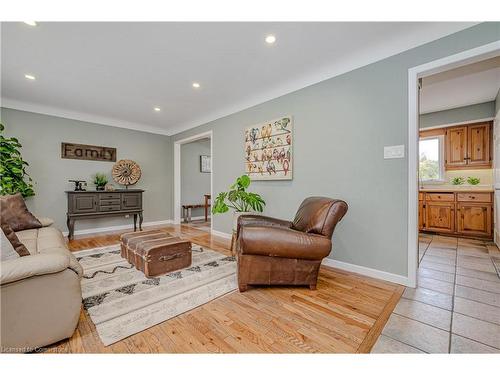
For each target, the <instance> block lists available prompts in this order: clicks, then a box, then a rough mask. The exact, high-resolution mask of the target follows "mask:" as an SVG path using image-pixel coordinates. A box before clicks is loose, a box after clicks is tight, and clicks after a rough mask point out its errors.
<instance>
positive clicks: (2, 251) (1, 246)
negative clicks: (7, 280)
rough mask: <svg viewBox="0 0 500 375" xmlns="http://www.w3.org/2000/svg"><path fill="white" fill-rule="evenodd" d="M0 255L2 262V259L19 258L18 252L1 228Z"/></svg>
mask: <svg viewBox="0 0 500 375" xmlns="http://www.w3.org/2000/svg"><path fill="white" fill-rule="evenodd" d="M0 255H1V257H0V259H1V261H2V262H3V261H4V260H9V259H16V258H19V254H18V253H17V252H16V250H15V249H14V246H12V244H11V243H10V241H9V239H8V238H7V236H6V235H5V233H4V232H3V230H0Z"/></svg>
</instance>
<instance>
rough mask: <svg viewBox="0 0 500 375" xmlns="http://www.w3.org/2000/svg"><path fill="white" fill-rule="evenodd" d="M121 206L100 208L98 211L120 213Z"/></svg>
mask: <svg viewBox="0 0 500 375" xmlns="http://www.w3.org/2000/svg"><path fill="white" fill-rule="evenodd" d="M120 209H121V206H120V205H118V206H101V207H99V211H101V212H108V211H120Z"/></svg>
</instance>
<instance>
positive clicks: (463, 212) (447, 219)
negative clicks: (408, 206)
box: [418, 191, 493, 238]
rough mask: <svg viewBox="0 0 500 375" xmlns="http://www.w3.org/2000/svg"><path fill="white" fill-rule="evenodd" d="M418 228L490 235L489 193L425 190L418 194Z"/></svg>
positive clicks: (490, 204) (491, 209)
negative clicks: (425, 191)
mask: <svg viewBox="0 0 500 375" xmlns="http://www.w3.org/2000/svg"><path fill="white" fill-rule="evenodd" d="M418 203H419V214H418V221H419V222H418V225H419V230H421V231H429V232H436V233H447V234H454V235H460V236H465V237H467V236H469V237H488V238H491V237H492V236H493V194H492V193H489V192H480V193H477V192H464V191H460V192H454V193H450V192H435V191H433V192H429V193H422V192H421V193H420V194H419V202H418Z"/></svg>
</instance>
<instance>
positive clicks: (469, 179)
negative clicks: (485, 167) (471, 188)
mask: <svg viewBox="0 0 500 375" xmlns="http://www.w3.org/2000/svg"><path fill="white" fill-rule="evenodd" d="M467 182H468V183H469V184H470V185H479V183H480V182H481V179H479V178H477V177H467Z"/></svg>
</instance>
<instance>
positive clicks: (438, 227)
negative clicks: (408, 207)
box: [424, 201, 455, 233]
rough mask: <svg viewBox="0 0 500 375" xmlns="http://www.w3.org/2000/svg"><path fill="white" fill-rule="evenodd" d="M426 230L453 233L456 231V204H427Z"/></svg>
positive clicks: (430, 202)
mask: <svg viewBox="0 0 500 375" xmlns="http://www.w3.org/2000/svg"><path fill="white" fill-rule="evenodd" d="M424 212H425V230H429V231H433V232H440V233H453V232H454V231H455V204H454V203H449V202H433V201H428V202H427V201H426V202H425V211H424Z"/></svg>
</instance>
